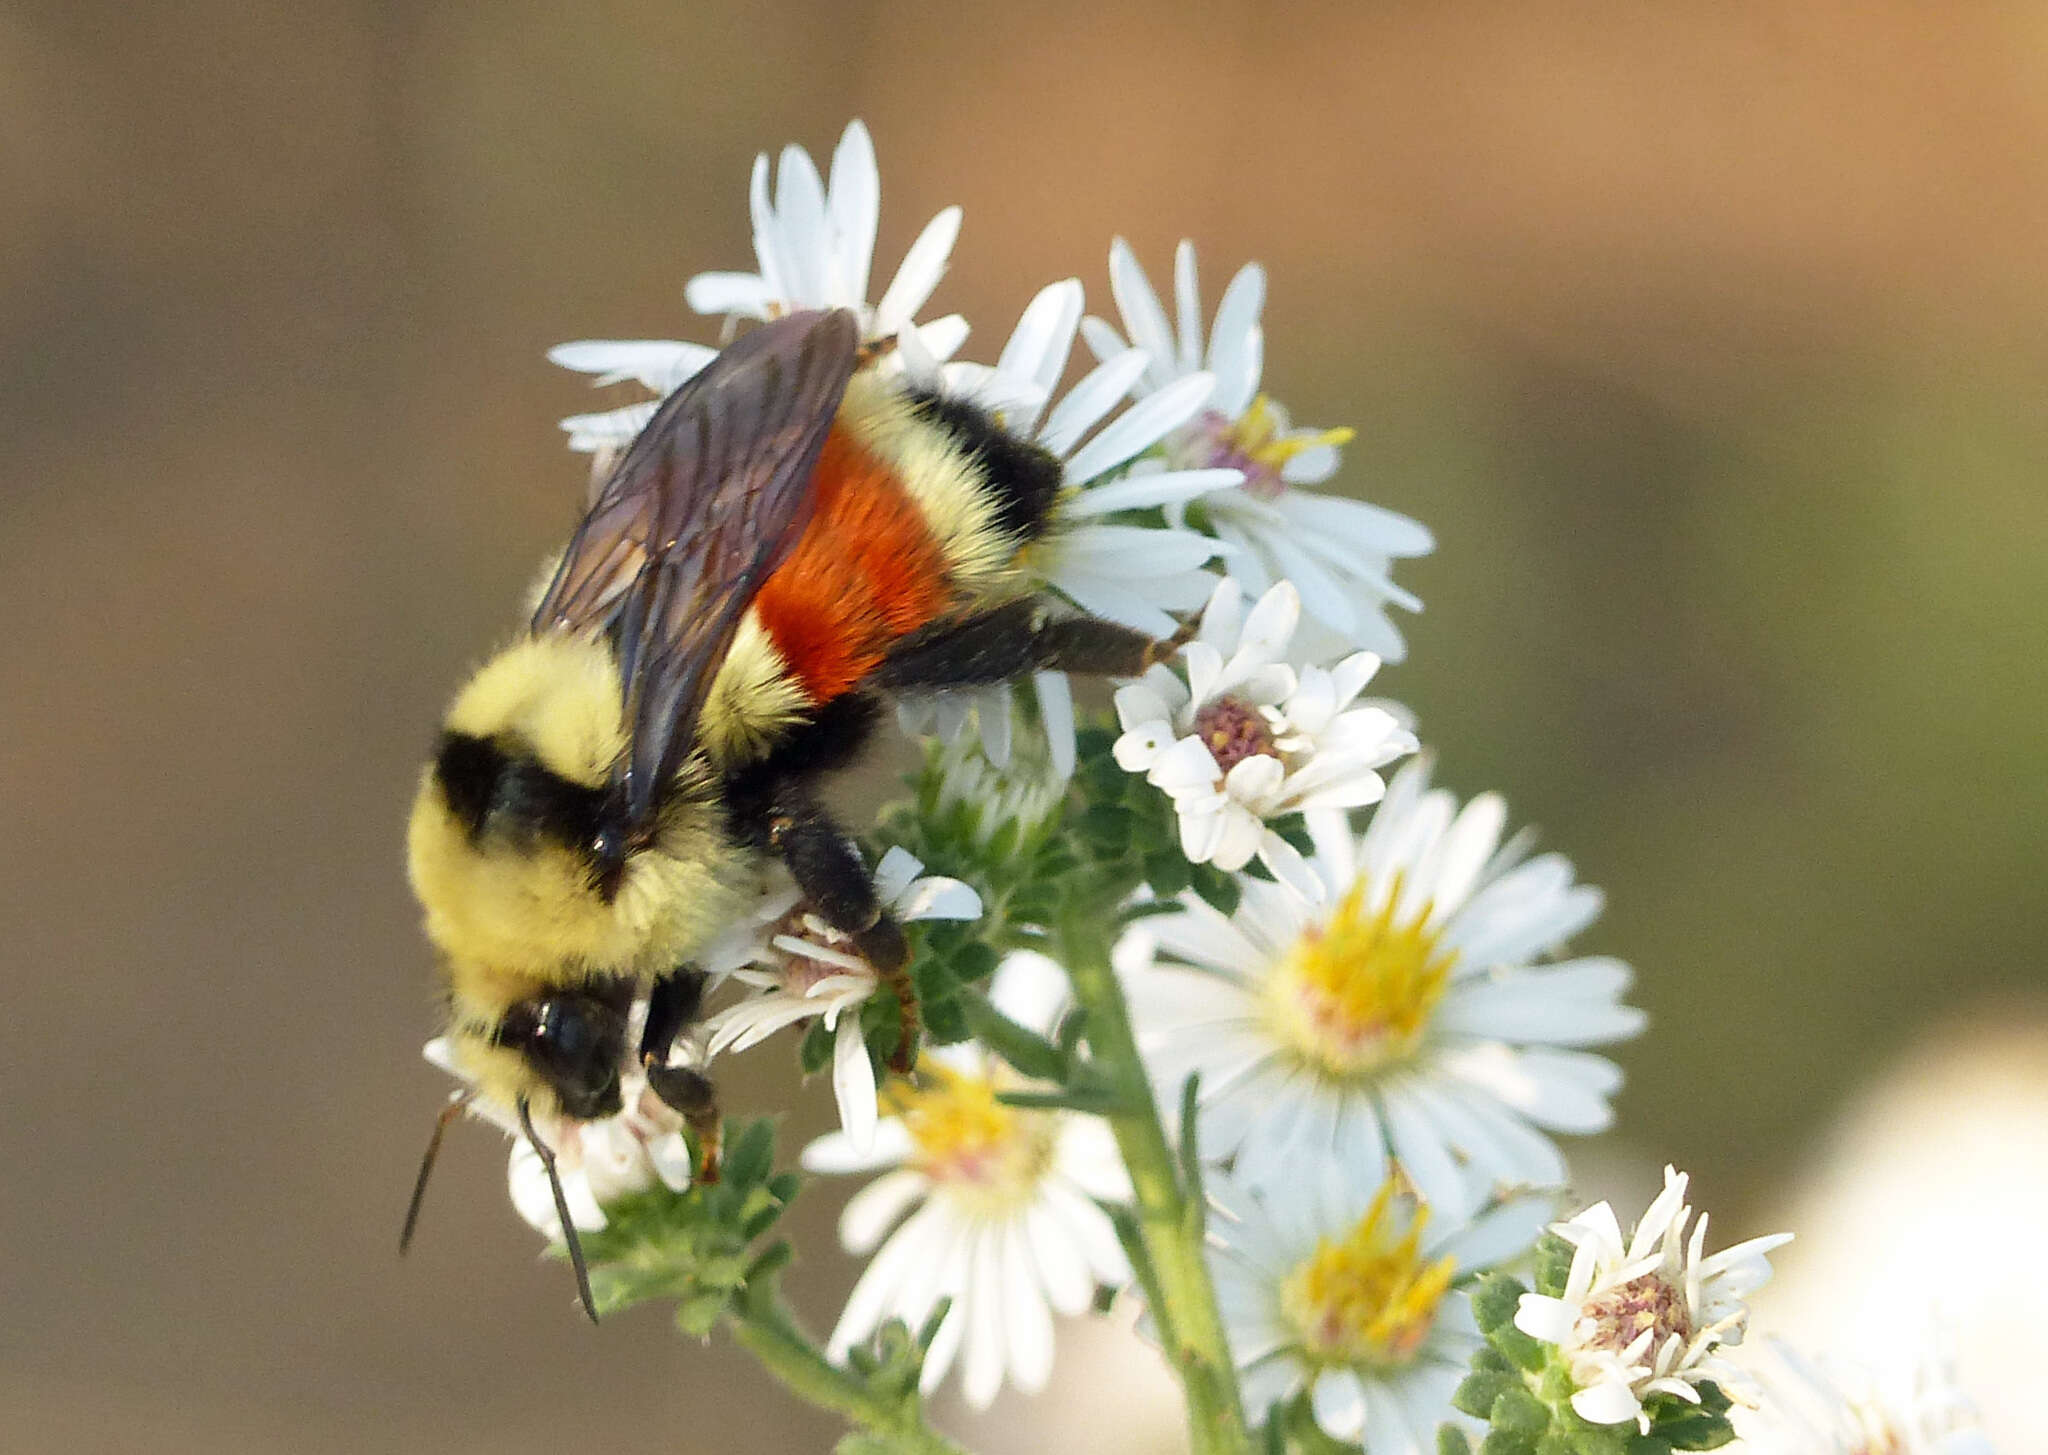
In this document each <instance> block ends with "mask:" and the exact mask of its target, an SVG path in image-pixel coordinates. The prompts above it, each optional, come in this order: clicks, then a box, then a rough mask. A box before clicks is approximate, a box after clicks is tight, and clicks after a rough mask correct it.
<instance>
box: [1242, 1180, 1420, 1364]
mask: <svg viewBox="0 0 2048 1455" xmlns="http://www.w3.org/2000/svg"><path fill="white" fill-rule="evenodd" d="M1394 1187H1395V1184H1393V1183H1391V1182H1388V1183H1386V1184H1384V1185H1382V1186H1381V1188H1380V1190H1379V1195H1378V1196H1377V1197H1375V1198H1374V1199H1373V1200H1372V1206H1371V1207H1369V1208H1368V1209H1366V1213H1365V1216H1364V1217H1362V1218H1360V1219H1359V1221H1358V1225H1357V1226H1356V1227H1354V1228H1353V1229H1352V1230H1351V1232H1350V1233H1349V1234H1348V1235H1347V1236H1345V1237H1344V1238H1342V1239H1334V1238H1325V1239H1324V1240H1322V1241H1321V1242H1320V1243H1318V1244H1317V1245H1316V1250H1315V1252H1314V1253H1313V1254H1311V1255H1310V1256H1309V1258H1308V1260H1307V1261H1306V1262H1304V1263H1303V1264H1301V1266H1300V1267H1298V1268H1296V1269H1295V1270H1294V1272H1293V1273H1292V1274H1290V1275H1289V1276H1288V1278H1287V1281H1286V1282H1285V1283H1284V1284H1283V1285H1282V1287H1281V1291H1280V1302H1281V1308H1282V1309H1283V1310H1284V1311H1285V1313H1286V1315H1287V1318H1288V1319H1289V1321H1290V1322H1292V1324H1293V1325H1294V1327H1295V1329H1296V1331H1297V1332H1298V1333H1299V1334H1300V1336H1301V1341H1302V1346H1303V1348H1304V1349H1305V1350H1306V1351H1307V1352H1308V1354H1309V1355H1310V1356H1311V1357H1312V1358H1314V1359H1316V1360H1317V1361H1319V1362H1324V1363H1332V1364H1347V1365H1354V1366H1356V1365H1364V1366H1370V1367H1374V1368H1388V1367H1397V1366H1399V1365H1403V1364H1406V1363H1407V1362H1408V1361H1409V1360H1410V1359H1412V1358H1413V1357H1414V1356H1415V1351H1416V1350H1418V1349H1420V1348H1421V1347H1422V1345H1423V1342H1424V1341H1425V1340H1426V1339H1428V1337H1429V1332H1430V1329H1431V1328H1432V1327H1433V1326H1434V1325H1435V1323H1436V1315H1437V1308H1438V1306H1439V1305H1440V1304H1441V1303H1442V1302H1443V1297H1444V1293H1445V1291H1446V1290H1447V1289H1449V1287H1450V1286H1451V1276H1452V1274H1453V1273H1454V1272H1455V1267H1456V1265H1455V1260H1453V1259H1451V1258H1439V1259H1438V1260H1436V1261H1435V1262H1434V1263H1428V1262H1425V1261H1424V1259H1423V1256H1422V1229H1423V1226H1424V1225H1425V1224H1426V1223H1427V1222H1428V1221H1429V1209H1428V1208H1426V1207H1420V1206H1417V1207H1415V1208H1414V1210H1413V1212H1412V1213H1410V1214H1409V1215H1408V1216H1407V1217H1406V1219H1405V1220H1404V1219H1403V1218H1402V1216H1401V1212H1400V1210H1399V1209H1397V1207H1396V1206H1395V1203H1394ZM1404 1221H1405V1225H1404Z"/></svg>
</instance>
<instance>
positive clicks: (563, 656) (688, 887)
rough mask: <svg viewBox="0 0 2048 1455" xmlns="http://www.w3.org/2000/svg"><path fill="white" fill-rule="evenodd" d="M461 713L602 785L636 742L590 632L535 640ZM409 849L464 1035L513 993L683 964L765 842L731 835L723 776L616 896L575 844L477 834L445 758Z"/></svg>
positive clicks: (735, 904)
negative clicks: (594, 880)
mask: <svg viewBox="0 0 2048 1455" xmlns="http://www.w3.org/2000/svg"><path fill="white" fill-rule="evenodd" d="M447 726H448V727H449V728H450V729H451V730H453V731H456V732H462V733H467V734H472V735H475V736H478V737H510V738H513V739H516V740H517V741H519V742H520V743H522V744H524V745H527V746H529V747H531V748H532V750H533V751H534V753H535V754H536V755H537V756H538V758H539V759H540V761H541V763H542V764H543V765H544V766H546V767H547V768H548V769H549V770H551V771H552V772H554V773H556V774H559V775H560V776H561V777H563V778H566V779H568V780H570V781H572V782H576V783H581V784H583V785H585V786H588V787H595V786H597V785H598V784H601V783H603V782H604V781H605V778H606V776H607V775H608V774H609V773H610V771H611V767H612V764H613V763H614V762H615V761H616V759H617V757H618V755H619V754H620V753H621V752H622V751H623V750H624V747H625V741H626V735H625V729H624V724H623V722H622V717H621V709H620V704H619V689H618V672H617V668H616V667H615V665H614V664H613V660H612V657H611V653H610V650H609V649H608V648H607V647H606V646H605V645H604V644H603V643H602V642H598V641H594V640H591V639H587V638H576V637H568V636H546V637H529V638H525V639H522V640H521V641H519V642H516V643H515V644H513V645H512V646H510V647H508V648H506V649H505V650H504V651H503V652H501V653H499V654H498V656H496V657H495V658H493V659H492V660H491V661H490V662H489V663H488V664H486V665H485V666H484V668H483V670H481V671H480V672H478V673H477V675H476V676H475V677H474V678H473V679H471V681H470V683H469V685H468V686H466V687H465V688H464V689H463V690H462V692H461V693H460V694H459V695H458V696H457V697H456V700H455V704H454V706H453V707H452V708H450V709H449V713H448V718H447ZM700 771H701V770H700ZM406 847H407V856H408V861H409V867H410V871H411V878H412V885H413V890H414V892H415V893H416V894H417V895H418V896H419V900H420V903H421V905H422V906H423V907H424V908H425V911H426V928H427V934H428V937H429V938H430V939H432V940H433V942H434V944H435V946H436V947H437V948H438V949H439V950H440V951H441V955H442V963H443V967H444V972H445V975H446V979H447V988H448V993H449V1002H450V1004H449V1012H450V1019H451V1023H452V1024H451V1029H453V1030H454V1031H456V1032H457V1033H458V1037H459V1035H460V1032H461V1031H462V1030H463V1029H464V1028H465V1027H467V1028H468V1029H469V1030H471V1031H472V1032H487V1031H488V1030H489V1029H491V1028H493V1027H495V1026H496V1024H497V1022H498V1021H499V1019H500V1018H501V1017H502V1016H503V1014H504V1012H505V1009H506V1008H507V1007H508V1006H510V1005H511V1004H513V1003H514V1002H515V1001H518V1000H521V999H524V998H526V997H528V996H531V995H534V994H537V993H539V992H541V991H543V990H545V989H547V988H549V987H554V986H563V985H572V984H576V983H579V982H580V981H583V980H586V979H589V978H592V977H595V976H612V975H628V976H633V977H636V978H651V977H652V976H654V975H656V974H659V973H661V972H663V971H666V970H669V969H672V968H673V967H674V966H675V965H677V964H679V963H681V962H682V961H683V960H686V959H687V958H689V956H690V955H691V954H693V953H695V952H696V951H697V950H698V949H700V948H701V947H702V945H703V944H704V943H705V941H707V940H708V939H709V938H710V937H711V936H712V935H714V934H716V933H717V932H718V931H719V930H720V929H722V928H723V927H724V926H725V925H727V924H729V923H731V921H732V920H733V918H734V917H735V916H737V915H738V914H739V912H740V910H741V908H742V907H743V905H744V903H745V901H746V895H747V893H748V891H749V890H750V889H751V888H752V886H753V880H754V872H753V861H752V859H751V856H749V855H747V854H746V853H744V851H742V850H740V849H739V848H738V847H737V846H735V845H733V844H732V843H731V842H730V841H729V840H728V838H727V837H726V835H725V832H724V829H723V825H722V823H721V819H720V813H719V810H718V808H717V806H716V805H715V804H714V803H713V802H712V801H711V797H710V794H709V792H708V789H707V790H706V791H704V792H701V793H697V794H691V793H688V792H685V793H683V794H681V795H679V801H678V803H677V804H676V806H674V807H673V808H671V809H670V810H669V812H668V814H667V816H666V818H665V819H664V821H663V823H662V826H661V831H660V834H659V836H658V838H657V839H656V841H655V843H654V844H653V845H652V846H651V847H650V848H648V849H646V850H645V851H643V852H641V853H638V854H635V855H634V856H633V858H632V859H631V861H630V862H629V863H628V865H627V867H626V872H625V877H624V879H623V880H622V882H621V883H620V886H619V889H618V893H617V894H616V895H615V896H614V897H613V898H612V899H611V900H610V901H609V902H607V901H606V900H604V899H603V898H602V897H601V896H600V895H599V894H598V893H597V892H596V891H595V890H594V889H593V888H592V886H591V884H590V881H589V867H588V864H587V862H586V861H585V860H584V859H583V857H582V856H580V855H578V854H577V853H575V852H574V851H572V850H570V849H568V848H566V847H563V846H560V845H556V844H549V843H545V842H542V843H522V844H518V845H513V844H508V843H503V842H494V841H493V840H492V839H491V838H490V837H489V836H488V835H486V836H485V838H484V839H483V840H482V841H481V842H478V843H471V842H470V840H469V837H468V835H467V834H466V833H465V831H464V828H463V825H462V824H461V823H460V822H459V821H458V820H457V819H456V817H455V816H454V814H453V813H452V812H451V811H450V810H449V807H448V805H447V802H446V800H445V799H444V798H443V796H442V793H441V789H440V786H439V784H438V782H437V781H436V779H435V776H434V771H433V769H432V768H431V767H429V768H428V769H427V770H426V771H425V772H424V773H423V774H422V775H421V778H420V786H419V791H418V793H417V795H416V797H415V798H414V801H413V810H412V819H411V823H410V826H409V828H408V831H407V842H406ZM460 1052H461V1047H460V1046H458V1053H459V1054H460ZM479 1069H482V1068H479Z"/></svg>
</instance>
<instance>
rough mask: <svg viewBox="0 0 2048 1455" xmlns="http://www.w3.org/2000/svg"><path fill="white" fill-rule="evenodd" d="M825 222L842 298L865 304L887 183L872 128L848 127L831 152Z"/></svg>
mask: <svg viewBox="0 0 2048 1455" xmlns="http://www.w3.org/2000/svg"><path fill="white" fill-rule="evenodd" d="M825 207H826V221H827V223H828V225H829V232H830V236H831V239H832V245H833V257H834V263H835V270H836V272H837V274H838V278H837V282H838V284H839V286H840V288H841V289H843V290H844V291H843V293H842V295H841V296H843V297H845V298H846V299H848V300H849V301H852V302H861V303H864V302H866V301H867V296H868V270H869V269H870V268H871V267H872V266H873V263H874V257H875V228H876V225H877V223H878V222H879V221H880V217H881V208H882V178H881V173H880V171H879V170H878V169H877V168H876V166H875V143H874V139H873V138H871V137H870V136H869V135H868V129H867V127H865V126H863V125H862V124H861V123H860V122H858V121H851V122H848V123H847V126H846V130H845V132H844V133H843V134H842V135H841V136H840V138H839V145H838V146H837V147H836V148H834V149H833V152H832V182H831V185H830V186H829V187H827V188H826V203H825Z"/></svg>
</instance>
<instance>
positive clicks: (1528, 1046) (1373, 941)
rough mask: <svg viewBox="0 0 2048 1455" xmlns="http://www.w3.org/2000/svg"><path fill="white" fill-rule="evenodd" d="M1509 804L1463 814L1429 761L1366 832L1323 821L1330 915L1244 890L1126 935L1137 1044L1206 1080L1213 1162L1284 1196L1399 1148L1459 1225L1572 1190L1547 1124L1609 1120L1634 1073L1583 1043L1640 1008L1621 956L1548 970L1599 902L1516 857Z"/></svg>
mask: <svg viewBox="0 0 2048 1455" xmlns="http://www.w3.org/2000/svg"><path fill="white" fill-rule="evenodd" d="M1506 812H1507V811H1506V807H1505V805H1504V804H1503V803H1502V802H1501V800H1500V799H1499V798H1498V797H1496V796H1495V795H1492V794H1485V795H1482V796H1481V797H1479V798H1476V799H1474V800H1473V801H1472V802H1471V803H1469V804H1467V805H1466V806H1465V808H1464V809H1463V811H1462V812H1461V811H1460V810H1459V808H1458V805H1457V800H1456V799H1454V798H1453V797H1452V796H1451V795H1450V794H1449V793H1448V792H1445V791H1443V790H1441V789H1436V790H1432V789H1430V788H1429V765H1428V763H1427V761H1426V760H1422V759H1418V760H1417V761H1416V762H1415V763H1413V764H1411V765H1409V766H1408V767H1406V768H1404V769H1402V771H1401V772H1400V773H1398V774H1396V775H1395V777H1394V780H1393V782H1392V783H1391V784H1390V785H1389V787H1388V789H1387V795H1386V798H1385V799H1384V800H1383V801H1382V802H1381V804H1380V806H1379V807H1378V808H1377V809H1376V810H1375V811H1374V813H1373V818H1372V823H1371V825H1370V827H1368V828H1367V830H1366V832H1365V834H1364V835H1363V836H1362V837H1359V838H1353V836H1352V835H1351V833H1350V831H1349V829H1348V828H1333V826H1332V825H1329V824H1321V825H1318V824H1317V823H1316V822H1314V821H1312V822H1311V825H1310V828H1311V833H1312V836H1313V837H1314V839H1315V844H1316V848H1317V852H1316V854H1315V855H1314V856H1313V857H1312V858H1311V859H1310V860H1309V866H1310V868H1311V869H1312V870H1313V871H1314V873H1315V874H1316V876H1317V878H1319V879H1320V880H1321V881H1322V883H1323V884H1324V886H1325V899H1324V901H1323V902H1322V903H1321V904H1316V903H1311V902H1310V901H1309V900H1307V899H1305V898H1303V897H1302V896H1301V895H1300V894H1297V893H1295V892H1294V891H1293V890H1291V889H1289V888H1287V887H1286V886H1284V885H1280V884H1275V883H1271V882H1269V881H1265V880H1259V879H1252V878H1241V879H1240V880H1239V885H1240V888H1241V890H1242V898H1241V900H1240V902H1239V905H1238V908H1237V911H1236V913H1235V914H1233V915H1230V916H1228V917H1226V916H1225V915H1223V914H1222V913H1220V912H1219V911H1217V910H1216V909H1215V908H1213V907H1212V906H1210V905H1209V904H1208V903H1207V902H1205V901H1204V900H1202V899H1201V898H1200V897H1199V896H1197V895H1194V894H1184V895H1183V896H1181V901H1180V903H1181V908H1180V910H1179V911H1178V912H1175V913H1168V914H1162V915H1157V916H1153V917H1150V918H1147V919H1144V920H1141V921H1139V922H1138V923H1137V924H1135V925H1133V926H1132V927H1131V929H1130V930H1129V931H1127V932H1126V935H1125V938H1124V940H1123V941H1122V942H1121V943H1120V944H1119V946H1118V951H1117V958H1118V965H1119V968H1120V969H1121V970H1122V971H1123V973H1124V976H1125V980H1126V984H1127V985H1128V987H1129V990H1130V995H1131V1006H1132V1011H1133V1014H1134V1016H1135V1019H1136V1023H1137V1027H1138V1031H1139V1044H1140V1047H1141V1049H1142V1050H1143V1051H1144V1052H1145V1056H1146V1061H1147V1063H1148V1065H1149V1067H1150V1068H1151V1070H1152V1073H1153V1075H1154V1077H1155V1078H1156V1079H1157V1081H1158V1082H1159V1084H1160V1085H1161V1086H1162V1087H1165V1088H1168V1089H1169V1090H1171V1091H1176V1092H1177V1090H1178V1088H1179V1087H1180V1086H1181V1084H1182V1083H1183V1082H1184V1081H1185V1080H1186V1078H1187V1077H1188V1075H1189V1074H1190V1073H1193V1072H1200V1073H1201V1077H1202V1081H1201V1097H1202V1101H1201V1118H1200V1122H1199V1125H1198V1128H1197V1130H1198V1133H1199V1136H1200V1141H1201V1148H1202V1152H1203V1155H1204V1156H1205V1157H1207V1158H1211V1159H1215V1160H1219V1161H1220V1160H1223V1159H1227V1158H1233V1157H1234V1158H1235V1159H1236V1166H1237V1170H1238V1172H1239V1174H1240V1175H1241V1176H1244V1177H1246V1178H1247V1179H1248V1180H1250V1181H1252V1182H1255V1183H1261V1184H1272V1185H1279V1184H1282V1183H1284V1182H1285V1181H1286V1180H1287V1179H1289V1178H1291V1177H1292V1176H1294V1174H1295V1172H1296V1170H1297V1169H1298V1168H1300V1167H1302V1166H1304V1165H1309V1166H1313V1165H1315V1164H1316V1163H1318V1162H1321V1161H1324V1160H1332V1159H1334V1160H1335V1161H1336V1162H1338V1163H1340V1164H1343V1165H1346V1166H1352V1165H1356V1166H1361V1167H1371V1168H1377V1167H1379V1166H1381V1165H1382V1164H1383V1162H1384V1160H1385V1159H1386V1157H1387V1155H1388V1154H1389V1153H1390V1152H1391V1154H1392V1155H1393V1156H1395V1157H1397V1158H1398V1159H1399V1160H1400V1162H1401V1165H1402V1167H1403V1168H1404V1169H1405V1170H1406V1172H1407V1174H1408V1175H1409V1176H1410V1177H1411V1178H1413V1179H1414V1181H1415V1183H1416V1185H1417V1186H1418V1187H1419V1188H1420V1190H1421V1192H1422V1194H1423V1196H1424V1197H1425V1198H1426V1199H1427V1200H1428V1201H1429V1203H1430V1205H1431V1206H1432V1207H1435V1208H1436V1209H1437V1210H1438V1212H1439V1213H1440V1214H1442V1215H1444V1216H1448V1217H1462V1216H1465V1215H1468V1214H1469V1213H1470V1212H1471V1210H1472V1209H1473V1208H1475V1207H1477V1206H1478V1205H1479V1204H1480V1203H1481V1202H1482V1201H1483V1200H1484V1198H1485V1196H1486V1194H1487V1192H1488V1191H1489V1190H1490V1189H1491V1188H1493V1187H1495V1186H1505V1187H1509V1188H1514V1187H1554V1186H1557V1185H1559V1184H1561V1183H1562V1182H1563V1181H1564V1176H1565V1166H1564V1159H1563V1158H1562V1157H1561V1156H1560V1155H1559V1153H1558V1150H1557V1148H1556V1146H1555V1145H1554V1144H1553V1143H1552V1142H1551V1140H1550V1138H1549V1137H1548V1136H1546V1135H1544V1134H1545V1133H1546V1132H1549V1133H1558V1132H1568V1133H1576V1134H1585V1133H1590V1132H1596V1131H1600V1130H1602V1129H1604V1128H1605V1127H1606V1126H1607V1125H1608V1124H1609V1122H1610V1121H1611V1120H1612V1113H1611V1112H1610V1110H1609V1106H1608V1098H1609V1097H1610V1096H1611V1095H1612V1094H1613V1093H1614V1090H1615V1088H1616V1087H1617V1086H1618V1085H1619V1084H1620V1082H1621V1073H1620V1072H1619V1071H1618V1070H1617V1069H1616V1068H1615V1066H1614V1064H1613V1063H1612V1062H1610V1061H1607V1060H1605V1059H1604V1058H1602V1057H1599V1056H1593V1055H1588V1054H1586V1053H1585V1052H1584V1051H1582V1050H1579V1049H1576V1048H1579V1047H1584V1046H1595V1045H1600V1044H1603V1043H1606V1042H1610V1041H1617V1040H1622V1039H1624V1038H1626V1037H1628V1036H1632V1035H1634V1034H1635V1033H1636V1032H1637V1031H1638V1030H1640V1029H1641V1028H1642V1024H1643V1017H1642V1013H1641V1012H1640V1011H1637V1010H1634V1009H1632V1008H1630V1007H1628V1006H1625V1005H1623V1004H1621V1003H1620V996H1621V994H1622V992H1623V991H1624V990H1625V989H1626V988H1627V986H1628V983H1629V979H1630V975H1629V969H1628V967H1627V966H1626V965H1624V964H1622V963H1621V962H1620V961H1619V960H1612V959H1607V958H1587V959H1572V960H1565V961H1562V962H1559V963H1555V964H1539V963H1537V962H1538V960H1539V958H1540V957H1543V956H1547V955H1550V954H1553V953H1555V952H1556V951H1558V950H1559V948H1560V947H1561V946H1562V945H1563V943H1564V942H1565V940H1566V939H1567V938H1569V937H1570V936H1571V935H1573V934H1575V933H1577V932H1578V931H1579V930H1580V929H1583V928H1584V927H1585V926H1586V925H1587V924H1588V923H1590V922H1591V921H1592V919H1593V918H1594V916H1595V915H1597V914H1598V913H1599V911H1600V895H1599V893H1598V891H1596V890H1593V889H1590V888H1587V887H1585V886H1582V885H1575V884H1574V883H1573V882H1572V869H1571V865H1570V864H1569V863H1568V862H1566V860H1565V859H1564V858H1562V857H1561V856H1559V855H1555V854H1546V855H1543V856H1541V857H1538V858H1535V859H1531V860H1528V861H1527V862H1519V860H1520V856H1521V845H1520V844H1519V843H1510V844H1508V845H1506V846H1502V845H1501V843H1500V836H1501V829H1502V826H1503V824H1504V822H1505V819H1506ZM1171 1099H1172V1098H1171V1097H1169V1101H1170V1100H1171Z"/></svg>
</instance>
